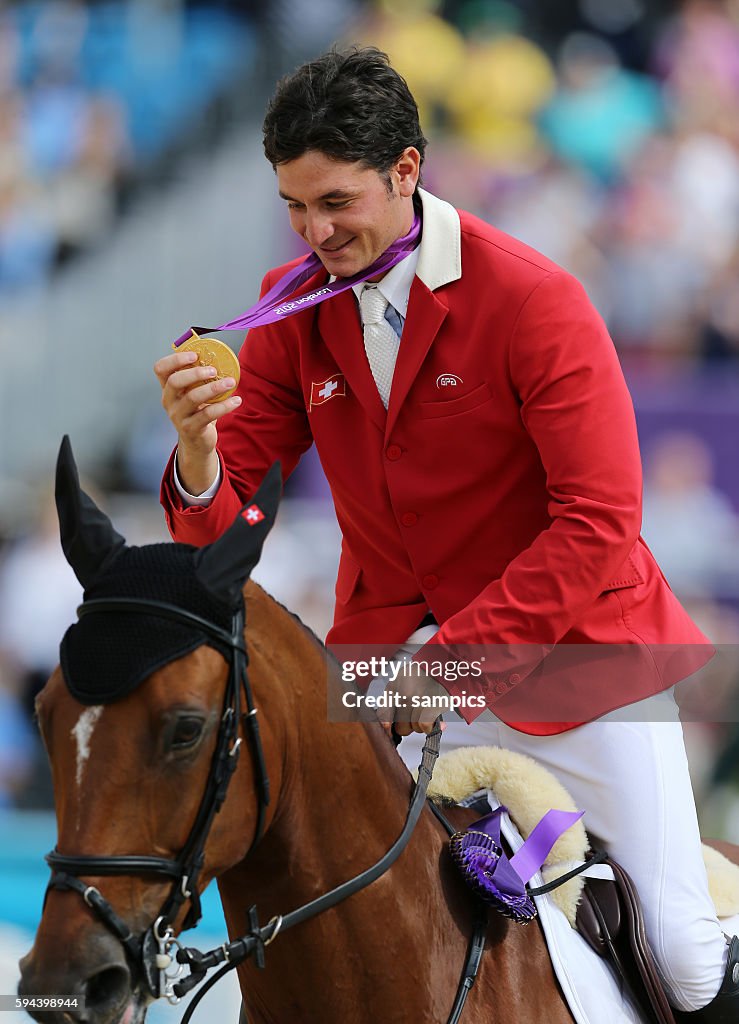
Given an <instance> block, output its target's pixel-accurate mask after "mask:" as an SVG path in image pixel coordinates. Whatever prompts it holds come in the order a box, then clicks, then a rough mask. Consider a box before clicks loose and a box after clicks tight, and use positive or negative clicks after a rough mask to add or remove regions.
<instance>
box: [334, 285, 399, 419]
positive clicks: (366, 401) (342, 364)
mask: <svg viewBox="0 0 739 1024" xmlns="http://www.w3.org/2000/svg"><path fill="white" fill-rule="evenodd" d="M317 324H318V331H319V333H320V335H321V338H322V339H323V342H324V344H325V345H326V348H327V349H328V350H329V352H330V353H331V355H332V356H333V357H334V359H335V360H336V365H337V366H338V367H339V369H340V370H341V372H342V373H343V374H344V376H345V377H346V379H347V383H348V384H349V387H350V388H351V390H352V391H353V392H354V394H355V395H356V396H357V399H358V400H359V401H360V402H361V404H362V406H363V408H364V410H365V412H366V413H367V415H368V416H369V417H370V419H371V420H372V422H373V423H374V424H375V425H376V426H377V427H378V428H379V430H380V431H381V432H382V433H383V434H384V433H385V423H386V420H387V413H386V412H385V407H384V405H383V404H382V400H381V398H380V394H379V392H378V390H377V385H376V384H375V381H374V378H373V376H372V371H371V370H370V368H369V363H368V362H367V356H366V354H365V351H364V339H363V337H362V329H361V326H360V323H359V312H358V310H357V302H356V299H355V298H354V292H353V291H352V290H351V289H349V290H348V291H345V292H342V293H341V294H340V295H335V296H334V297H333V298H332V299H329V301H328V302H323V303H322V304H321V305H320V306H319V309H318V317H317ZM400 348H401V350H402V348H403V345H402V343H401V345H400Z"/></svg>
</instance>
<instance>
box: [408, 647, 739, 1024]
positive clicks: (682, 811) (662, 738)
mask: <svg viewBox="0 0 739 1024" xmlns="http://www.w3.org/2000/svg"><path fill="white" fill-rule="evenodd" d="M430 628H431V627H426V629H425V630H424V631H423V632H424V634H426V630H428V629H430ZM433 631H434V632H435V630H433ZM419 632H421V631H419ZM427 639H428V635H424V636H423V639H419V638H418V637H417V634H413V637H411V638H409V642H413V643H418V642H421V643H423V642H425V640H427ZM401 650H402V649H401ZM399 653H400V652H399ZM406 656H407V655H406ZM621 718H623V714H621V715H620V716H619V719H621ZM629 718H630V719H633V720H629V721H623V720H616V716H615V715H614V716H606V717H605V718H603V719H600V720H598V721H596V722H591V723H589V724H587V725H582V726H579V727H578V728H576V729H572V730H570V731H568V732H565V733H560V734H558V735H555V736H530V735H528V734H526V733H522V732H518V731H517V730H516V729H512V728H510V727H509V726H507V725H505V724H504V723H502V722H501V721H500V720H499V719H497V718H495V716H494V715H492V714H491V712H489V711H485V712H484V713H483V714H482V715H481V716H480V717H479V718H478V719H477V720H476V721H475V722H474V723H473V724H472V725H466V724H465V723H463V722H449V723H448V724H447V726H446V728H445V730H444V735H443V739H442V753H443V752H444V751H449V750H453V749H456V748H457V747H469V746H490V745H493V746H500V747H504V748H506V749H508V750H513V751H518V752H520V753H522V754H528V755H529V756H530V757H533V758H535V759H536V760H537V761H539V762H540V763H541V764H542V765H544V766H545V767H546V768H548V769H549V770H550V771H551V772H552V773H553V775H555V776H556V778H558V779H559V781H560V782H561V783H562V784H563V785H564V786H565V788H566V789H567V790H568V791H569V793H570V794H571V795H572V797H573V799H574V800H575V803H576V804H577V806H578V807H579V808H580V809H582V810H584V811H585V818H584V822H585V826H586V828H588V829H589V830H590V831H592V832H594V833H595V834H596V835H597V836H598V837H599V839H601V840H603V842H604V844H605V846H606V847H607V849H608V851H609V853H611V854H612V856H613V857H614V858H615V859H616V860H617V861H618V862H619V863H620V864H621V865H622V866H623V867H624V868H625V869H626V871H627V872H628V873H629V874H630V875H631V877H632V879H633V880H634V882H635V884H636V887H637V889H638V892H639V895H640V897H641V901H642V904H643V907H644V916H645V924H646V929H647V935H648V937H649V940H650V943H651V945H652V949H653V951H654V954H655V957H656V959H657V963H658V965H659V968H660V970H661V972H662V975H663V978H664V981H665V985H666V988H667V991H668V993H669V994H670V996H671V1000H672V1002H673V1004H674V1006H675V1007H676V1008H677V1009H680V1010H696V1009H699V1008H701V1007H703V1006H705V1005H707V1004H708V1003H709V1002H710V1001H711V1000H712V999H713V998H714V996H715V995H716V993H717V992H718V990H719V988H720V986H721V982H722V980H723V977H724V972H725V969H726V954H727V942H726V938H725V936H724V933H723V931H722V930H721V925H720V923H719V921H718V918H717V917H716V913H715V910H714V907H713V903H712V901H711V897H710V895H709V892H708V882H707V878H706V871H705V867H704V864H703V857H702V854H701V843H700V835H699V831H698V820H697V815H696V810H695V801H694V798H693V791H692V787H691V783H690V776H689V774H688V762H687V757H686V753H685V745H684V742H683V733H682V725H681V723H680V721H679V718H678V710H677V705H676V704H675V701H674V698H673V697H672V693H671V692H667V693H663V694H659V695H658V696H657V697H653V698H650V699H649V700H646V701H642V702H641V703H640V704H635V705H632V708H631V714H630V715H629ZM637 719H640V720H637ZM650 719H651V720H650ZM665 719H669V720H665ZM423 739H424V737H423V736H421V735H419V734H417V733H416V734H414V735H412V736H410V737H407V738H406V739H404V740H403V742H402V744H401V745H400V748H399V753H400V756H401V757H402V758H403V760H404V761H405V763H406V764H407V765H408V767H409V768H411V769H415V768H416V767H417V766H418V763H419V757H420V748H421V746H422V744H423Z"/></svg>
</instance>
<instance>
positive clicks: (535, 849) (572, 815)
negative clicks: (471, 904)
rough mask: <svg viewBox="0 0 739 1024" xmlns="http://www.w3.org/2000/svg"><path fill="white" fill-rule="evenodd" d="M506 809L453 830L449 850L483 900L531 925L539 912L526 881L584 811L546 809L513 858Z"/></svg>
mask: <svg viewBox="0 0 739 1024" xmlns="http://www.w3.org/2000/svg"><path fill="white" fill-rule="evenodd" d="M505 810H507V808H505V807H497V808H496V809H495V810H494V811H492V812H491V813H490V814H487V815H485V817H484V818H480V819H479V820H478V821H475V822H473V824H472V825H470V827H469V828H467V829H464V830H463V831H461V832H455V834H454V835H453V836H452V838H451V839H450V841H449V848H450V851H451V855H452V860H453V861H454V863H455V864H456V865H457V867H458V868H459V869H460V871H461V872H462V875H463V876H464V879H465V881H466V882H467V884H468V885H469V886H470V887H471V888H472V889H473V890H474V891H475V892H476V893H477V895H478V896H479V897H480V898H481V899H482V900H484V901H485V902H486V903H490V904H492V905H493V906H494V907H495V908H496V909H497V910H498V911H499V912H500V913H501V914H503V915H504V916H505V917H509V918H511V919H512V920H514V921H518V922H519V923H520V924H527V923H528V922H529V921H531V920H533V918H535V917H536V913H537V911H536V905H535V903H534V901H533V900H532V899H531V897H530V896H529V894H528V892H527V890H526V883H527V882H528V881H529V879H530V878H531V877H532V876H533V875H534V874H536V872H537V871H538V870H539V868H540V867H541V866H542V864H543V863H544V861H545V860H546V858H547V856H548V854H549V851H550V850H551V848H552V847H553V846H554V844H555V842H556V841H557V839H559V837H560V836H561V835H562V833H563V832H564V831H566V829H568V828H569V827H570V825H573V824H574V823H575V822H576V821H578V820H579V819H580V818H581V817H582V812H572V811H554V810H553V811H548V812H547V813H546V814H545V815H544V817H543V818H542V819H541V821H540V822H539V823H538V825H536V827H535V828H534V829H533V830H532V832H531V835H530V836H529V837H528V839H527V840H526V842H525V843H524V844H523V846H522V847H521V849H520V850H519V851H518V852H517V853H515V854H514V855H513V857H511V858H510V860H509V858H508V855H507V854H506V852H505V850H504V849H503V846H502V843H501V837H500V819H501V815H502V814H503V812H504V811H505Z"/></svg>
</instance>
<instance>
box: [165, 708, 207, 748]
mask: <svg viewBox="0 0 739 1024" xmlns="http://www.w3.org/2000/svg"><path fill="white" fill-rule="evenodd" d="M202 733H203V720H202V718H195V717H194V716H192V715H188V716H187V717H185V718H179V719H178V720H177V723H176V724H175V727H174V731H173V733H172V742H171V749H172V750H186V749H187V748H188V747H194V746H195V744H196V743H197V742H198V740H199V739H200V737H201V735H202Z"/></svg>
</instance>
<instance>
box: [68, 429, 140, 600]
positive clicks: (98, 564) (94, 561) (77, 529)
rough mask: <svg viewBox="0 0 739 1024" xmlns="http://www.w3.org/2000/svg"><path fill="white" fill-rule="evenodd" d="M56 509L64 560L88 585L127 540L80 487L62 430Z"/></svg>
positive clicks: (79, 578) (84, 584)
mask: <svg viewBox="0 0 739 1024" xmlns="http://www.w3.org/2000/svg"><path fill="white" fill-rule="evenodd" d="M56 509H57V513H58V515H59V532H60V533H61V538H62V548H63V549H64V554H65V556H66V559H67V561H68V562H69V564H70V565H71V566H72V568H73V569H74V572H75V575H76V577H77V579H78V580H79V581H80V583H81V584H82V586H83V587H84V588H85V589H87V588H88V587H89V586H90V585H91V584H92V583H94V582H95V580H96V579H97V577H98V576H99V575H100V573H101V572H102V571H103V570H104V569H105V568H106V567H107V566H108V564H109V563H110V562H111V561H112V559H113V558H115V556H116V555H117V554H118V553H119V551H121V550H122V549H123V548H124V547H125V546H126V542H125V540H124V539H123V537H121V535H120V534H119V533H117V532H116V531H115V530H114V529H113V524H112V523H111V521H110V519H108V517H107V516H106V515H105V513H104V512H101V511H100V509H99V508H98V507H97V505H96V504H95V502H94V501H93V500H92V498H91V497H90V496H89V495H87V494H85V492H84V491H83V490H82V489H81V487H80V478H79V475H78V473H77V465H76V463H75V461H74V455H72V445H71V444H70V441H69V437H68V436H67V435H66V434H65V435H64V437H63V439H62V443H61V446H60V448H59V456H58V458H57V461H56Z"/></svg>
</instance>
